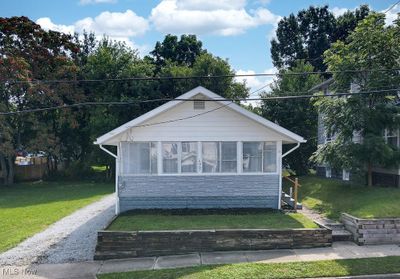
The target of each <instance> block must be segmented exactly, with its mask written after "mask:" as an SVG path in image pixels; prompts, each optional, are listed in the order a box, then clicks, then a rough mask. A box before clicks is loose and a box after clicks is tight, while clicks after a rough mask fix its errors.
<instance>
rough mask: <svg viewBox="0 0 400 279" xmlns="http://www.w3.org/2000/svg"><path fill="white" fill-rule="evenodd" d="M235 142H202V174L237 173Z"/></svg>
mask: <svg viewBox="0 0 400 279" xmlns="http://www.w3.org/2000/svg"><path fill="white" fill-rule="evenodd" d="M236 147H237V144H236V142H202V158H203V162H202V163H203V173H217V172H221V173H232V172H237V155H236V154H237V150H236Z"/></svg>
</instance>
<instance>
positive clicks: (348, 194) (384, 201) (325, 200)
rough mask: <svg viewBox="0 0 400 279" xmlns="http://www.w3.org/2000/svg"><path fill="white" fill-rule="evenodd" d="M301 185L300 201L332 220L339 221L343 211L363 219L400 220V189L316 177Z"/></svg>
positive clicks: (305, 178)
mask: <svg viewBox="0 0 400 279" xmlns="http://www.w3.org/2000/svg"><path fill="white" fill-rule="evenodd" d="M299 182H300V184H301V186H302V187H300V188H299V199H300V201H301V202H302V203H303V204H304V205H305V206H307V207H309V208H312V209H314V210H316V211H318V212H320V213H322V214H324V215H325V216H326V217H328V218H332V219H336V220H338V219H339V217H340V213H341V212H346V213H349V214H352V215H354V216H357V217H360V218H379V217H381V218H382V217H400V202H399V200H400V189H399V188H382V187H373V188H368V187H366V186H363V185H357V184H354V183H352V182H343V181H340V180H332V179H325V178H319V177H314V176H307V177H301V178H300V180H299Z"/></svg>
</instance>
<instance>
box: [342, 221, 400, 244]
mask: <svg viewBox="0 0 400 279" xmlns="http://www.w3.org/2000/svg"><path fill="white" fill-rule="evenodd" d="M341 221H342V223H343V224H344V226H345V227H346V229H347V230H348V231H350V232H351V233H352V234H353V239H354V242H355V243H357V244H358V245H368V244H397V243H400V218H382V219H362V218H357V217H354V216H352V215H350V214H347V213H342V215H341Z"/></svg>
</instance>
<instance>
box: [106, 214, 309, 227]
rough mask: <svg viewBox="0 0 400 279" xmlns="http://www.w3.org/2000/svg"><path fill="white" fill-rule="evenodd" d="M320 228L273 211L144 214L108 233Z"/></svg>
mask: <svg viewBox="0 0 400 279" xmlns="http://www.w3.org/2000/svg"><path fill="white" fill-rule="evenodd" d="M316 227H317V226H316V225H315V224H314V223H313V222H312V221H311V220H310V219H308V218H307V217H305V216H304V215H302V214H300V213H288V214H284V213H280V212H270V211H260V212H247V213H246V212H237V213H232V212H230V213H224V214H219V213H218V212H217V213H214V214H201V213H199V214H183V215H178V214H168V213H164V214H163V213H157V214H151V213H148V214H143V213H135V212H134V213H126V214H122V215H120V216H119V217H118V218H117V219H115V220H114V222H113V223H112V224H111V225H110V226H109V227H108V230H116V231H135V230H182V229H183V230H185V229H186V230H189V229H267V228H271V229H272V228H273V229H283V228H285V229H286V228H316Z"/></svg>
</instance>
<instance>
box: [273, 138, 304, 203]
mask: <svg viewBox="0 0 400 279" xmlns="http://www.w3.org/2000/svg"><path fill="white" fill-rule="evenodd" d="M299 146H300V142H298V143H297V144H296V146H295V147H293V148H292V149H290V150H288V151H287V152H286V153H285V154H282V156H281V169H282V158H283V157H285V156H286V155H289V154H290V153H292V152H293V151H295V150H296V149H297V148H299ZM281 148H282V147H281ZM282 179H283V177H282V170H281V174H280V181H279V182H280V187H279V205H278V207H279V209H281V202H282V201H281V200H282Z"/></svg>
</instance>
